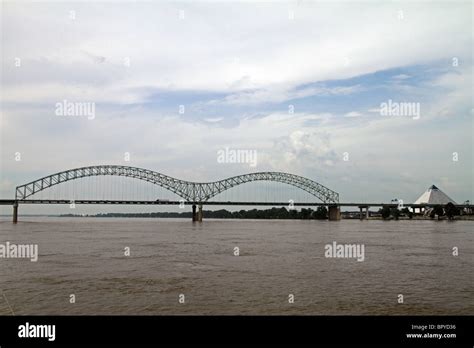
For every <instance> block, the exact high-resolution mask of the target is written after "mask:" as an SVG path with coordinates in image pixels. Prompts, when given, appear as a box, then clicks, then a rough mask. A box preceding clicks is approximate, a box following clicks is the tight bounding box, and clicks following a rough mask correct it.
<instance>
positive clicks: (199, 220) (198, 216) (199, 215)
mask: <svg viewBox="0 0 474 348" xmlns="http://www.w3.org/2000/svg"><path fill="white" fill-rule="evenodd" d="M197 221H198V222H202V204H199V206H198V214H197Z"/></svg>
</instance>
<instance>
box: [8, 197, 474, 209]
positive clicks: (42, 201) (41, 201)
mask: <svg viewBox="0 0 474 348" xmlns="http://www.w3.org/2000/svg"><path fill="white" fill-rule="evenodd" d="M15 202H18V203H19V204H71V203H72V201H70V200H67V199H57V200H55V199H25V200H18V201H16V200H14V199H0V205H13V204H14V203H15ZM74 203H75V204H110V205H115V204H122V205H180V204H182V203H183V201H167V200H157V201H127V200H76V201H74ZM184 204H185V205H193V204H199V202H189V201H184ZM202 204H203V205H240V206H253V205H254V206H282V207H285V206H288V205H289V202H219V201H209V202H202ZM293 205H294V206H299V207H313V206H328V205H334V206H339V207H363V208H365V207H382V206H388V207H392V208H395V207H397V206H398V204H397V203H362V202H361V203H330V204H328V203H321V202H314V203H299V202H294V203H293ZM403 206H404V207H412V208H424V207H428V206H434V204H413V203H404V204H403ZM455 206H456V207H458V208H466V207H471V206H472V205H468V204H456V205H455Z"/></svg>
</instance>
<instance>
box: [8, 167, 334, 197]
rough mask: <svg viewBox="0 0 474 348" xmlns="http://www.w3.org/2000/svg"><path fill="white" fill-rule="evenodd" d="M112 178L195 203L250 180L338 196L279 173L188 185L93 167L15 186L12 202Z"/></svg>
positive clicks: (150, 175)
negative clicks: (80, 181) (71, 183)
mask: <svg viewBox="0 0 474 348" xmlns="http://www.w3.org/2000/svg"><path fill="white" fill-rule="evenodd" d="M99 175H113V176H124V177H129V178H135V179H139V180H143V181H147V182H150V183H153V184H155V185H159V186H161V187H163V188H165V189H168V190H169V191H171V192H173V193H175V194H177V195H178V196H180V197H181V198H183V199H185V200H187V201H189V202H196V203H204V202H206V201H208V200H209V199H211V198H212V197H214V196H216V195H217V194H219V193H221V192H224V191H225V190H228V189H230V188H232V187H235V186H238V185H242V184H245V183H248V182H253V181H273V182H279V183H284V184H288V185H292V186H294V187H297V188H299V189H301V190H304V191H306V192H308V193H310V194H311V195H313V196H315V197H316V198H318V199H319V200H320V201H321V202H323V203H327V204H337V203H339V194H338V193H337V192H335V191H332V190H330V189H329V188H327V187H325V186H323V185H321V184H319V183H317V182H316V181H313V180H311V179H308V178H305V177H302V176H298V175H294V174H288V173H283V172H257V173H250V174H243V175H238V176H234V177H231V178H227V179H223V180H219V181H214V182H201V183H200V182H192V181H185V180H180V179H176V178H173V177H170V176H167V175H164V174H161V173H158V172H155V171H152V170H148V169H143V168H136V167H129V166H120V165H97V166H89V167H81V168H75V169H69V170H65V171H62V172H58V173H55V174H51V175H48V176H45V177H43V178H40V179H38V180H34V181H31V182H29V183H27V184H24V185H20V186H17V187H16V191H15V199H16V200H24V199H27V198H28V197H30V196H32V195H34V194H35V193H38V192H40V191H43V190H45V189H47V188H49V187H52V186H55V185H58V184H61V183H64V182H67V181H71V180H76V179H80V178H85V177H90V176H99Z"/></svg>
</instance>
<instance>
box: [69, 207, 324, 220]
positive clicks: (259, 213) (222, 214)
mask: <svg viewBox="0 0 474 348" xmlns="http://www.w3.org/2000/svg"><path fill="white" fill-rule="evenodd" d="M62 216H77V215H73V214H66V215H62ZM87 216H94V217H150V218H191V217H192V214H191V212H182V213H166V212H156V213H106V214H96V215H87ZM203 217H204V218H208V219H302V220H311V219H316V220H324V219H327V218H328V210H327V208H326V207H324V206H320V207H318V208H317V209H316V210H313V209H311V208H303V209H301V210H295V209H290V210H289V209H286V208H285V207H282V208H271V209H265V210H258V209H252V210H240V211H233V212H231V211H228V210H226V209H221V210H215V211H212V210H204V211H203Z"/></svg>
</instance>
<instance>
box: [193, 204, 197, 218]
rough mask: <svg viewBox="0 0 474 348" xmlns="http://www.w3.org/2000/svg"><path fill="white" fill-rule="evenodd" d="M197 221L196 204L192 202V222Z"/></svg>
mask: <svg viewBox="0 0 474 348" xmlns="http://www.w3.org/2000/svg"><path fill="white" fill-rule="evenodd" d="M196 221H197V215H196V204H193V222H196Z"/></svg>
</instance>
